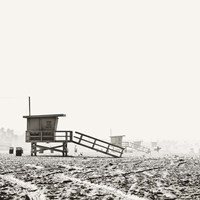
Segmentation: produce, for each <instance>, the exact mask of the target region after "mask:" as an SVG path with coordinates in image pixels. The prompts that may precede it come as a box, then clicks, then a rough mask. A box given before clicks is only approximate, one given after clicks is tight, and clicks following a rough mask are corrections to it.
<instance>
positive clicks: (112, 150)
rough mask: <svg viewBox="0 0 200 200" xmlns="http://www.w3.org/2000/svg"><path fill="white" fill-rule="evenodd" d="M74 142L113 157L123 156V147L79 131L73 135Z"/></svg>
mask: <svg viewBox="0 0 200 200" xmlns="http://www.w3.org/2000/svg"><path fill="white" fill-rule="evenodd" d="M73 142H74V143H76V144H79V145H82V146H84V147H87V148H89V149H93V150H96V151H99V152H101V153H104V154H107V155H110V156H113V157H121V156H122V154H123V151H124V148H123V147H119V146H117V145H114V144H111V143H109V142H106V141H103V140H100V139H97V138H95V137H91V136H89V135H86V134H83V133H80V132H77V131H76V132H75V133H74V135H73Z"/></svg>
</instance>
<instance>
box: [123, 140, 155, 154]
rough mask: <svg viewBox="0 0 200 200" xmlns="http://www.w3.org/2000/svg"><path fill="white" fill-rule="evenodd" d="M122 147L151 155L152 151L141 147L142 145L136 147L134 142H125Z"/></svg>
mask: <svg viewBox="0 0 200 200" xmlns="http://www.w3.org/2000/svg"><path fill="white" fill-rule="evenodd" d="M122 146H123V147H124V148H127V147H128V148H132V149H134V150H136V151H140V152H144V153H147V154H148V153H151V150H150V149H149V148H147V147H144V146H141V145H136V144H134V142H123V143H122Z"/></svg>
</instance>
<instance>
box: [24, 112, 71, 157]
mask: <svg viewBox="0 0 200 200" xmlns="http://www.w3.org/2000/svg"><path fill="white" fill-rule="evenodd" d="M59 117H65V115H64V114H50V115H29V116H23V118H26V119H27V130H26V142H30V143H31V155H32V156H36V155H37V152H40V151H41V149H42V150H43V151H44V150H51V151H58V152H61V153H62V154H63V156H67V142H69V141H70V140H72V138H71V137H72V134H71V132H72V131H58V130H57V124H58V118H59ZM50 142H61V143H62V145H57V146H54V147H47V146H42V145H38V143H50ZM60 148H62V149H60Z"/></svg>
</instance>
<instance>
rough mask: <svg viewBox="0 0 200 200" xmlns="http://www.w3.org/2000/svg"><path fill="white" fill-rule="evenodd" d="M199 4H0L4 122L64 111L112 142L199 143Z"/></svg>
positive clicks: (67, 121)
mask: <svg viewBox="0 0 200 200" xmlns="http://www.w3.org/2000/svg"><path fill="white" fill-rule="evenodd" d="M199 10H200V3H199V1H184V0H181V1H174V0H173V1H160V0H159V1H117V0H114V1H109V0H106V1H104V0H101V1H51V0H48V1H42V0H38V1H37V0H35V1H0V68H1V76H0V127H5V128H11V129H14V130H15V132H16V133H18V134H22V133H23V132H24V131H25V129H26V121H25V119H23V118H22V116H23V115H27V114H28V96H31V100H32V114H47V113H65V114H66V115H67V117H66V118H61V119H60V125H59V128H60V129H64V130H66V129H69V130H70V129H71V130H76V131H80V132H83V133H86V134H90V135H92V136H97V137H99V138H106V139H108V138H109V136H110V128H112V133H113V135H118V134H125V135H126V138H127V139H128V138H130V139H133V140H134V139H144V140H145V139H152V140H156V139H189V138H190V139H191V138H192V139H198V140H200V90H199V89H200V57H199V56H200V12H199Z"/></svg>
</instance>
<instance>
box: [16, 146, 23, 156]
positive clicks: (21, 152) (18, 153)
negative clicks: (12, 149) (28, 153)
mask: <svg viewBox="0 0 200 200" xmlns="http://www.w3.org/2000/svg"><path fill="white" fill-rule="evenodd" d="M22 154H23V149H22V147H16V156H22Z"/></svg>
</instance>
